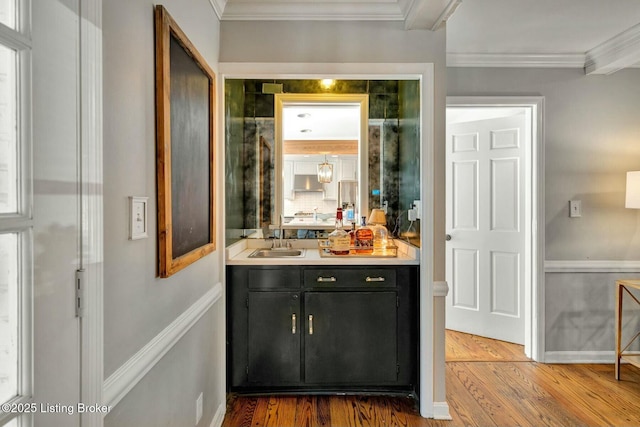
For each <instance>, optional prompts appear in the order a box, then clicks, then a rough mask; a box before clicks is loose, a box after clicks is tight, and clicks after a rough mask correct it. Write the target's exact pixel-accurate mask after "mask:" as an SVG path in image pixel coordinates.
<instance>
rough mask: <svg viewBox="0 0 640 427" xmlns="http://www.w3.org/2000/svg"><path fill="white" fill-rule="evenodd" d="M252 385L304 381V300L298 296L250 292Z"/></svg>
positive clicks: (249, 357)
mask: <svg viewBox="0 0 640 427" xmlns="http://www.w3.org/2000/svg"><path fill="white" fill-rule="evenodd" d="M248 304H249V322H248V328H249V334H248V339H249V343H248V353H249V354H248V373H247V374H248V375H247V378H248V382H249V383H251V384H254V385H286V384H288V383H297V382H299V381H300V299H299V295H298V293H297V292H249V302H248Z"/></svg>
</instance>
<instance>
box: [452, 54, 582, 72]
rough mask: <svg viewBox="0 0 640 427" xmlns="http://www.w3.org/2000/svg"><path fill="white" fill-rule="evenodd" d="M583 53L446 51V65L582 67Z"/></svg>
mask: <svg viewBox="0 0 640 427" xmlns="http://www.w3.org/2000/svg"><path fill="white" fill-rule="evenodd" d="M584 66H585V54H583V53H575V54H571V53H568V54H554V53H548V54H541V53H530V54H520V53H454V52H452V53H447V67H496V68H584Z"/></svg>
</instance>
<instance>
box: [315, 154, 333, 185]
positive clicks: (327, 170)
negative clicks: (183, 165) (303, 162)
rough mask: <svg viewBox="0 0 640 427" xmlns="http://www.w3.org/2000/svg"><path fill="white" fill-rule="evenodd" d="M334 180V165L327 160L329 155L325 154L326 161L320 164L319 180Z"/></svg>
mask: <svg viewBox="0 0 640 427" xmlns="http://www.w3.org/2000/svg"><path fill="white" fill-rule="evenodd" d="M332 180H333V165H332V164H329V162H327V156H326V155H325V156H324V162H322V163H320V164H319V165H318V182H321V183H323V184H328V183H330V182H331V181H332Z"/></svg>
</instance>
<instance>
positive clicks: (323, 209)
mask: <svg viewBox="0 0 640 427" xmlns="http://www.w3.org/2000/svg"><path fill="white" fill-rule="evenodd" d="M323 197H324V193H322V192H320V191H317V192H303V191H298V192H295V193H294V199H293V200H286V199H285V201H284V215H285V216H293V214H295V213H296V212H313V209H314V208H318V212H320V213H335V212H336V209H337V208H338V201H337V200H324V199H323Z"/></svg>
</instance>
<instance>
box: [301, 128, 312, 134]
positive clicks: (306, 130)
mask: <svg viewBox="0 0 640 427" xmlns="http://www.w3.org/2000/svg"><path fill="white" fill-rule="evenodd" d="M300 132H302V133H309V132H311V129H300Z"/></svg>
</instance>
